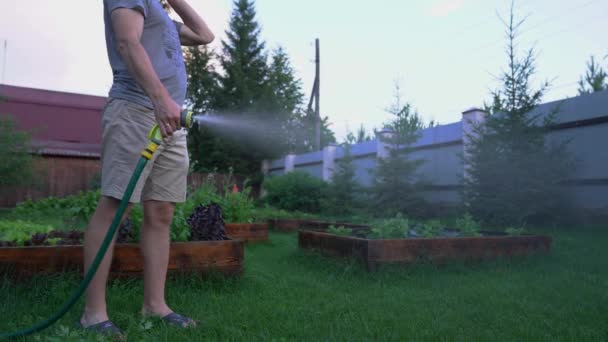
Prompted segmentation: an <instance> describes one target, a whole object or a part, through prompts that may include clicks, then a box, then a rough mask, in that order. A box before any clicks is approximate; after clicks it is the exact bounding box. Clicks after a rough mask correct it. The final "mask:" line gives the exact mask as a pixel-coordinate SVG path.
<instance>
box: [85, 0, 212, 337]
mask: <svg viewBox="0 0 608 342" xmlns="http://www.w3.org/2000/svg"><path fill="white" fill-rule="evenodd" d="M168 3H169V5H170V6H171V7H172V8H173V10H174V11H175V12H176V13H177V14H178V15H179V17H180V18H181V20H182V21H183V23H180V22H177V21H173V20H171V19H170V17H169V16H168V15H167V13H166V12H165V11H164V9H163V6H162V5H161V4H160V3H159V0H104V22H105V27H106V45H107V51H108V57H109V61H110V65H111V67H112V72H113V75H114V82H113V85H112V88H111V90H110V93H109V99H108V103H107V104H106V107H105V109H104V111H103V116H102V130H103V145H102V153H101V163H102V172H101V183H102V184H101V195H102V196H101V199H100V201H99V203H98V206H97V209H96V211H95V213H94V214H93V217H92V218H91V221H90V223H89V226H88V228H87V231H86V234H85V242H84V264H85V271H86V270H87V269H88V267H89V265H90V264H91V263H92V261H93V259H94V258H95V255H96V253H97V251H98V250H99V247H100V245H101V242H102V241H103V238H104V236H105V235H106V232H107V231H108V228H109V226H110V224H111V221H112V219H113V217H114V215H115V213H116V211H117V209H118V206H119V203H120V199H122V197H123V194H124V192H125V190H126V187H127V183H128V181H129V179H130V177H131V175H132V173H133V171H134V169H135V165H136V164H137V161H138V159H139V157H140V155H139V153H140V151H141V150H142V149H143V148H144V147H145V145H146V142H147V134H148V131H149V130H150V129H151V128H152V126H153V125H154V124H155V123H158V125H159V126H160V130H161V133H162V135H163V137H164V142H163V144H162V145H161V146H160V147H159V149H158V150H157V152H156V153H155V155H154V158H153V159H152V160H151V161H150V162H149V163H148V165H147V166H146V168H145V169H144V172H143V173H142V176H141V178H140V180H139V182H138V184H137V186H136V188H135V191H134V192H133V196H132V197H131V199H130V202H131V203H137V202H139V201H141V202H143V208H144V220H143V225H142V229H141V250H142V254H143V259H144V298H143V307H142V310H141V313H142V314H143V315H145V316H155V317H160V318H162V319H163V320H164V321H166V322H167V323H169V324H173V325H176V326H180V327H191V326H195V325H196V321H195V320H193V319H191V318H188V317H186V316H183V315H180V314H178V313H175V312H173V311H172V310H171V309H170V308H169V306H168V305H167V303H166V302H165V278H166V274H167V265H168V260H169V226H170V224H171V221H172V219H173V212H174V208H175V203H176V202H183V201H184V200H185V197H186V175H187V172H188V165H189V161H188V153H187V149H186V133H185V132H184V130H183V129H181V128H180V113H181V107H182V106H183V102H184V98H185V96H186V70H185V66H184V61H183V56H182V53H181V45H202V44H209V43H210V42H212V41H213V39H214V35H213V33H212V32H211V31H210V30H209V27H208V26H207V24H206V23H205V21H204V20H203V19H202V18H201V17H200V16H199V15H198V14H197V13H196V12H195V11H194V10H193V9H192V8H191V7H190V6H189V5H188V3H187V2H186V1H185V0H168ZM127 212H128V210H127ZM126 215H127V214H125V216H126ZM113 247H114V244H112V246H110V249H109V250H108V252H107V254H106V256H105V258H104V260H103V262H102V263H101V265H100V266H99V269H98V271H97V274H96V275H95V277H94V278H93V280H92V282H91V284H90V285H89V287H88V289H87V293H86V304H85V309H84V313H83V315H82V317H81V319H80V323H81V325H82V326H83V327H84V328H87V329H89V330H93V331H96V332H100V333H103V334H106V335H109V334H122V332H121V331H120V329H119V328H118V327H116V326H115V325H114V323H113V322H112V321H111V320H109V318H108V314H107V310H106V298H105V294H106V292H105V290H106V282H107V279H108V273H109V268H110V264H111V260H112V251H113Z"/></svg>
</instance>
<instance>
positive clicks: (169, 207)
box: [140, 201, 175, 317]
mask: <svg viewBox="0 0 608 342" xmlns="http://www.w3.org/2000/svg"><path fill="white" fill-rule="evenodd" d="M174 210H175V204H173V203H171V202H160V201H145V202H144V222H143V227H142V229H141V240H140V245H141V251H142V255H143V257H144V305H143V308H142V312H143V313H144V314H147V315H154V316H161V317H162V316H166V315H168V314H170V313H171V312H172V311H171V309H169V307H168V306H167V303H166V301H165V281H166V277H167V266H168V264H169V246H170V241H169V240H170V236H169V229H170V226H171V221H172V220H173V212H174Z"/></svg>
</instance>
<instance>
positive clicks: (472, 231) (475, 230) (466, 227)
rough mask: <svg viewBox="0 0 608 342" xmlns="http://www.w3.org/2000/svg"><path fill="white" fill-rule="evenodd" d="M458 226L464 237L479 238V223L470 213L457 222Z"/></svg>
mask: <svg viewBox="0 0 608 342" xmlns="http://www.w3.org/2000/svg"><path fill="white" fill-rule="evenodd" d="M456 226H457V228H458V229H460V233H461V234H462V235H463V236H479V235H480V234H479V223H477V222H476V221H475V220H474V219H473V216H471V215H470V214H469V213H467V214H465V215H464V216H462V217H461V218H459V219H457V220H456Z"/></svg>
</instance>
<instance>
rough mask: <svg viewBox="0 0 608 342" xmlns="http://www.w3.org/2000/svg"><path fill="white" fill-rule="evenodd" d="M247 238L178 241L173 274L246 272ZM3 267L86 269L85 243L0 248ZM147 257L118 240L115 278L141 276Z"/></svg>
mask: <svg viewBox="0 0 608 342" xmlns="http://www.w3.org/2000/svg"><path fill="white" fill-rule="evenodd" d="M243 249H244V247H243V241H239V240H223V241H192V242H174V243H172V244H171V250H170V256H169V268H168V272H169V274H178V273H198V274H203V275H205V274H209V273H211V272H218V273H221V274H225V275H239V274H241V273H242V272H243V258H244V250H243ZM0 268H1V271H2V272H5V273H6V272H8V274H10V275H14V276H17V277H21V276H29V275H33V274H53V273H61V272H66V271H79V272H82V270H83V247H82V246H81V245H80V246H76V245H75V246H28V247H2V248H0ZM142 272H143V259H142V257H141V251H140V249H139V246H138V245H137V244H116V246H115V249H114V257H113V259H112V266H111V269H110V277H111V278H122V277H131V276H141V274H142Z"/></svg>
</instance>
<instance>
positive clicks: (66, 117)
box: [0, 85, 106, 158]
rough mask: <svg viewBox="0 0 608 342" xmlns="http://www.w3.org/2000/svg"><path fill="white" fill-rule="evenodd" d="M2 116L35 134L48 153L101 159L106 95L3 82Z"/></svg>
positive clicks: (38, 144)
mask: <svg viewBox="0 0 608 342" xmlns="http://www.w3.org/2000/svg"><path fill="white" fill-rule="evenodd" d="M0 98H1V99H0V116H10V117H12V118H13V119H14V120H15V121H16V123H17V128H18V129H20V130H24V131H28V132H30V133H31V134H32V137H33V139H32V140H33V143H34V147H35V148H36V149H39V152H40V153H41V154H44V155H62V156H78V157H93V158H99V156H100V153H101V112H102V110H103V107H104V106H105V103H106V97H101V96H91V95H82V94H74V93H64V92H58V91H49V90H41V89H32V88H23V87H15V86H8V85H0Z"/></svg>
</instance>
